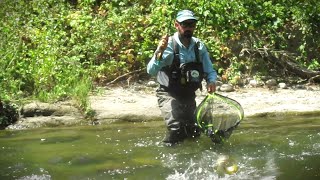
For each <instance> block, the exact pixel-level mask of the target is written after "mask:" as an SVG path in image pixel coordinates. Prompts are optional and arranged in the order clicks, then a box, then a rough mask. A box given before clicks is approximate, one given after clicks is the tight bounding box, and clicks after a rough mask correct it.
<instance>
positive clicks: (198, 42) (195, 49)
mask: <svg viewBox="0 0 320 180" xmlns="http://www.w3.org/2000/svg"><path fill="white" fill-rule="evenodd" d="M199 46H200V41H196V44H195V45H194V53H195V55H196V61H197V62H200V55H199Z"/></svg>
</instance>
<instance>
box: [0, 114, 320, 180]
mask: <svg viewBox="0 0 320 180" xmlns="http://www.w3.org/2000/svg"><path fill="white" fill-rule="evenodd" d="M164 134H165V127H164V123H163V122H146V123H129V122H125V123H124V122H122V123H120V122H118V123H113V124H108V125H97V126H76V127H55V128H40V129H30V130H21V131H9V130H4V131H0V153H1V155H0V179H2V180H3V179H4V180H5V179H59V180H60V179H70V180H73V179H75V180H82V179H137V180H140V179H146V180H150V179H168V180H171V179H172V180H179V179H181V180H187V179H188V180H189V179H190V180H194V179H254V180H256V179H277V180H293V179H308V180H310V179H320V118H319V117H290V118H289V117H286V118H280V117H273V118H263V119H244V120H243V122H242V123H241V124H240V126H239V127H238V128H237V129H236V130H235V131H234V133H233V134H232V136H231V137H230V138H229V140H228V141H227V142H226V143H225V144H223V145H215V144H213V143H212V142H211V141H210V139H209V138H208V137H205V136H201V137H200V138H198V139H190V140H186V141H185V142H183V143H182V144H179V145H176V146H173V147H167V146H164V145H163V144H162V143H161V140H162V138H163V137H164ZM226 156H227V157H229V158H230V159H231V160H232V161H231V160H230V161H231V162H232V164H233V165H234V166H236V167H238V170H237V172H235V173H233V174H232V173H229V174H228V173H225V172H223V171H222V170H221V168H220V169H219V165H217V160H218V159H219V158H221V157H226Z"/></svg>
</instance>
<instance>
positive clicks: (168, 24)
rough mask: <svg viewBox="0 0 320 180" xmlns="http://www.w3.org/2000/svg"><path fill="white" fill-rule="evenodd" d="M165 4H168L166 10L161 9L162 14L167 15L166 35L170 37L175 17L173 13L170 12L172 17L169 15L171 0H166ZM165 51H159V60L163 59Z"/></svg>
mask: <svg viewBox="0 0 320 180" xmlns="http://www.w3.org/2000/svg"><path fill="white" fill-rule="evenodd" d="M164 4H165V5H167V8H166V11H165V12H163V11H161V15H162V16H165V17H166V25H165V26H166V30H165V32H166V34H165V35H164V36H166V38H168V37H169V36H170V33H171V32H170V27H171V22H172V19H173V18H172V13H170V17H168V16H169V10H168V7H169V5H170V1H169V0H167V2H165V1H164ZM168 18H169V19H168ZM168 20H169V23H168ZM163 51H164V50H163ZM163 51H160V52H158V53H157V55H156V58H157V59H158V60H159V59H161V57H162V54H163Z"/></svg>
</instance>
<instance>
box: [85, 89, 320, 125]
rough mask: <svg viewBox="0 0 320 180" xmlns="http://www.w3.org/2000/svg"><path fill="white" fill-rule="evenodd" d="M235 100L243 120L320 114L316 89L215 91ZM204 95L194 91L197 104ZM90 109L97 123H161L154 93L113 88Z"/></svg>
mask: <svg viewBox="0 0 320 180" xmlns="http://www.w3.org/2000/svg"><path fill="white" fill-rule="evenodd" d="M217 93H220V94H222V95H224V96H227V97H230V98H232V99H235V100H236V101H238V102H239V103H240V104H241V105H242V107H243V109H244V113H245V117H263V116H281V115H282V116H283V115H308V114H310V115H311V114H318V115H320V100H319V98H318V97H320V88H319V86H314V87H308V88H305V89H276V90H269V89H268V88H262V87H261V88H247V89H246V88H241V89H236V90H235V91H233V92H219V91H218V92H217ZM205 95H206V92H197V103H200V102H201V100H203V99H204V97H205ZM90 101H91V104H92V108H93V109H94V110H95V111H96V112H97V119H98V120H99V121H100V122H104V121H110V120H119V119H120V120H125V121H150V120H161V119H162V118H161V116H160V111H159V109H158V106H157V99H156V96H155V92H154V91H150V89H144V90H140V91H136V90H134V89H126V88H113V89H108V90H106V91H105V93H103V94H101V95H99V96H91V97H90Z"/></svg>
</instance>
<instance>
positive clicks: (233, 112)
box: [196, 93, 244, 138]
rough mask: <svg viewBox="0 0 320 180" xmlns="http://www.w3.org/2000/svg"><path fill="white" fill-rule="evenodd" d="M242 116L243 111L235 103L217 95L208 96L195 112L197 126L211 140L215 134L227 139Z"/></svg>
mask: <svg viewBox="0 0 320 180" xmlns="http://www.w3.org/2000/svg"><path fill="white" fill-rule="evenodd" d="M243 116H244V112H243V109H242V107H241V105H240V104H239V103H238V102H237V101H235V100H233V99H231V98H228V97H225V96H222V95H220V94H217V93H215V94H208V95H207V96H206V98H205V99H204V100H203V101H202V102H201V103H200V104H199V106H198V107H197V110H196V119H197V123H198V126H199V127H200V128H201V129H202V130H203V131H204V132H205V133H206V134H207V135H208V136H209V137H212V138H213V135H216V134H217V135H219V136H222V137H223V138H226V137H229V136H230V135H231V132H232V130H233V129H234V128H235V127H236V126H237V125H238V124H239V123H240V121H241V120H242V119H243ZM215 138H216V137H215Z"/></svg>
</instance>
